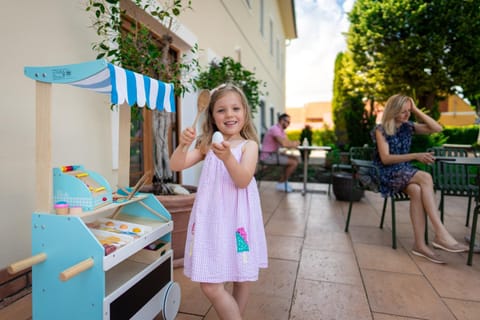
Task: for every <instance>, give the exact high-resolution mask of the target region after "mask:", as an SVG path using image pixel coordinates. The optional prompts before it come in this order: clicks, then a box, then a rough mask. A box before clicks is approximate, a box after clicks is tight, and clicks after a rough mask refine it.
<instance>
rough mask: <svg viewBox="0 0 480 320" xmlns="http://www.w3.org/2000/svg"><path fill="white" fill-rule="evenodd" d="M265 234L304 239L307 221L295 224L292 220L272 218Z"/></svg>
mask: <svg viewBox="0 0 480 320" xmlns="http://www.w3.org/2000/svg"><path fill="white" fill-rule="evenodd" d="M265 232H266V233H267V234H269V235H278V236H287V237H303V235H304V232H305V221H297V222H293V221H291V220H283V219H275V218H272V219H270V220H269V221H268V222H267V224H266V226H265Z"/></svg>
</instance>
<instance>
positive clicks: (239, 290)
mask: <svg viewBox="0 0 480 320" xmlns="http://www.w3.org/2000/svg"><path fill="white" fill-rule="evenodd" d="M249 293H250V286H249V283H248V282H234V283H233V293H232V295H233V298H234V299H235V301H237V304H238V308H239V309H240V314H241V315H242V317H243V316H244V315H245V309H246V308H247V302H248V295H249Z"/></svg>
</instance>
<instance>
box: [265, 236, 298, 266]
mask: <svg viewBox="0 0 480 320" xmlns="http://www.w3.org/2000/svg"><path fill="white" fill-rule="evenodd" d="M302 245H303V238H300V237H284V236H276V235H268V234H267V247H268V257H269V258H277V259H284V260H295V261H299V260H300V252H301V250H302Z"/></svg>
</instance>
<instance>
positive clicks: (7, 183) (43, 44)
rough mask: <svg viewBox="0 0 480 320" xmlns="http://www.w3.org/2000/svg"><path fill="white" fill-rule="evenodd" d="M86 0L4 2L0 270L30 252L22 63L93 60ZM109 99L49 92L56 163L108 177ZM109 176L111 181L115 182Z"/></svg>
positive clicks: (30, 143) (30, 140) (30, 172)
mask: <svg viewBox="0 0 480 320" xmlns="http://www.w3.org/2000/svg"><path fill="white" fill-rule="evenodd" d="M82 3H84V1H83V0H69V1H64V0H42V1H4V2H2V9H1V10H0V30H1V31H0V32H1V38H2V44H3V45H2V50H1V53H0V54H1V58H0V66H1V67H0V70H2V76H1V77H0V88H1V89H0V90H1V93H2V94H1V95H2V102H1V104H0V110H1V116H0V136H1V138H0V148H1V153H0V177H1V179H0V243H1V246H2V249H1V252H2V254H1V255H0V268H3V267H5V266H6V265H8V264H9V263H11V262H14V261H16V260H19V259H23V258H26V257H29V256H30V255H31V232H30V228H31V214H32V212H34V210H35V194H34V192H35V81H33V80H31V79H29V78H27V77H25V76H24V75H23V68H24V66H27V65H31V66H37V65H59V64H70V63H77V62H84V61H88V60H94V59H95V56H96V54H95V53H94V52H93V51H92V50H91V45H90V44H91V43H92V42H93V41H94V39H95V33H94V31H93V29H91V28H89V27H88V25H89V24H90V20H89V18H88V16H87V13H85V11H84V9H83V5H82ZM110 116H111V111H110V110H109V99H108V98H107V97H106V96H102V95H99V94H97V93H90V92H87V91H86V90H82V89H78V88H73V87H70V86H63V85H58V86H53V90H52V122H53V124H54V126H53V128H52V135H53V138H52V149H53V150H52V163H53V166H61V165H68V164H83V165H85V167H86V168H88V169H91V170H94V171H97V172H99V173H101V174H102V175H104V176H105V177H106V178H107V179H108V180H109V181H112V180H114V176H115V175H114V173H113V172H112V170H111V164H112V156H111V154H112V152H111V149H112V148H111V132H110ZM113 182H114V181H113Z"/></svg>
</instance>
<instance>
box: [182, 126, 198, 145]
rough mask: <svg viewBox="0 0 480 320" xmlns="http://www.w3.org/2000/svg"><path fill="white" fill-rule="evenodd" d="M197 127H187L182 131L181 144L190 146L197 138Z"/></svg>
mask: <svg viewBox="0 0 480 320" xmlns="http://www.w3.org/2000/svg"><path fill="white" fill-rule="evenodd" d="M195 136H196V134H195V129H194V128H186V129H185V130H183V131H182V135H181V136H180V144H181V145H184V146H187V147H188V146H190V145H191V144H192V142H193V140H195Z"/></svg>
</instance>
